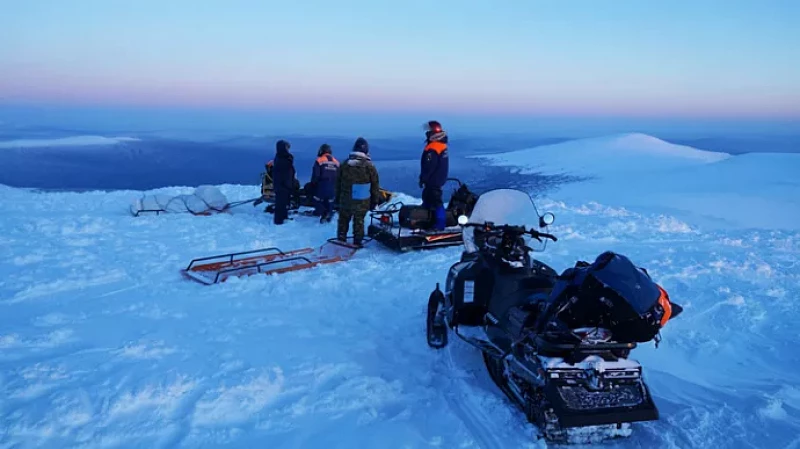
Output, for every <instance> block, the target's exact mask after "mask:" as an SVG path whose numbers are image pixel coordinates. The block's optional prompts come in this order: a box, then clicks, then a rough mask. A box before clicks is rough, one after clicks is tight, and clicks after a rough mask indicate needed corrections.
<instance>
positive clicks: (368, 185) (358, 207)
mask: <svg viewBox="0 0 800 449" xmlns="http://www.w3.org/2000/svg"><path fill="white" fill-rule="evenodd" d="M380 194H381V193H380V184H379V182H378V170H377V169H376V168H375V166H374V165H373V164H372V159H370V157H369V144H368V143H367V141H366V139H364V138H363V137H359V138H358V139H357V140H356V142H355V144H354V145H353V152H352V153H350V156H349V157H348V159H347V162H345V163H343V164H342V165H341V167H340V168H339V175H338V178H337V180H336V202H337V204H339V222H338V226H337V230H336V238H337V240H339V241H341V242H346V241H347V230H348V229H349V228H350V220H351V219H352V220H353V243H354V244H355V245H356V246H361V244H362V241H363V240H364V218H365V217H366V215H367V212H368V211H369V210H370V209H372V208H374V207H375V206H377V205H378V202H379V199H380Z"/></svg>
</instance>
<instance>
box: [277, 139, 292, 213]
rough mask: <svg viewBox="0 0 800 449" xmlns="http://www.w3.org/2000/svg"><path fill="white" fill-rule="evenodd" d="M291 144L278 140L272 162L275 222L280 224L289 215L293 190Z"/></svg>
mask: <svg viewBox="0 0 800 449" xmlns="http://www.w3.org/2000/svg"><path fill="white" fill-rule="evenodd" d="M289 148H291V144H290V143H289V142H287V141H285V140H279V141H278V143H277V144H275V159H274V162H273V164H272V183H273V186H274V189H275V224H277V225H280V224H283V222H284V221H285V220H286V219H287V218H288V217H289V203H290V202H291V198H292V194H293V193H294V190H295V179H296V177H297V172H296V171H295V169H294V156H293V155H292V154H291V153H289Z"/></svg>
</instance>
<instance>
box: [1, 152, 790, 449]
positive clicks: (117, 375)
mask: <svg viewBox="0 0 800 449" xmlns="http://www.w3.org/2000/svg"><path fill="white" fill-rule="evenodd" d="M612 140H613V139H612ZM537 151H538V150H537ZM598 151H600V152H603V153H604V154H606V156H607V157H608V158H613V157H615V156H614V152H613V151H612V150H611V149H610V148H609V147H606V148H605V149H603V148H600V149H598ZM723 156H724V155H723ZM617 157H618V156H617ZM715 157H717V156H715ZM738 157H740V156H736V157H718V158H719V160H716V161H715V160H713V159H709V158H700V159H701V160H700V161H697V160H696V158H695V159H694V162H692V163H689V164H685V165H682V166H681V167H672V168H671V169H670V173H671V174H670V175H669V177H673V176H683V178H682V179H690V178H692V176H690V175H681V173H688V172H690V171H691V170H700V169H701V168H711V167H716V168H715V169H714V170H719V173H718V178H717V179H716V180H713V179H709V180H703V181H702V182H701V181H697V182H699V183H705V185H708V186H712V187H713V186H717V187H718V190H719V191H718V192H714V193H715V194H717V195H723V194H724V193H725V192H726V191H728V189H729V188H730V189H731V190H730V192H731V193H729V194H728V195H729V198H732V200H729V202H728V203H727V204H720V205H719V206H720V208H721V206H727V207H737V204H738V203H737V201H736V200H737V199H738V198H739V196H740V195H741V194H742V192H743V190H737V189H735V188H734V187H736V186H735V184H736V183H735V182H733V181H729V180H728V179H727V178H726V176H728V174H729V173H730V172H729V171H727V169H725V168H724V167H726V165H722V164H728V165H727V166H728V167H738V168H737V170H740V172H741V175H743V176H744V175H748V173H749V171H748V170H747V165H746V164H744V165H741V164H740V165H737V164H731V162H732V161H734V160H736V158H738ZM518 164H519V165H523V164H522V163H520V162H518ZM676 164H677V163H676ZM773 165H775V166H774V167H773ZM787 165H788V162H786V161H784V162H782V163H780V162H779V163H775V162H774V159H772V158H770V157H769V156H767V157H766V158H765V160H764V161H762V162H761V165H760V166H759V167H761V168H762V169H763V168H765V167H766V168H770V170H773V171H771V172H770V173H771V175H770V177H771V178H772V179H773V180H774V181H775V182H774V184H770V185H761V184H758V183H756V184H752V185H750V186H748V189H747V193H748V195H749V196H748V198H750V200H751V201H752V202H753V204H757V200H758V199H759V198H760V199H764V200H765V201H766V200H769V201H775V202H776V203H775V204H782V205H783V207H784V211H785V213H786V214H796V213H797V210H796V208H797V206H796V203H793V202H792V200H793V198H798V197H800V192H799V191H798V189H797V185H796V184H793V182H794V181H793V179H794V178H793V177H792V176H789V175H790V174H791V173H792V172H791V168H788V167H787ZM661 167H662V168H663V166H661ZM640 168H641V169H642V170H644V169H646V168H648V167H647V166H644V165H642V166H640ZM651 168H652V167H651ZM731 170H733V169H731ZM781 170H783V172H784V174H786V176H785V177H784V178H783V179H779V176H778V175H776V174H775V173H779V172H781ZM704 173H706V174H707V173H711V172H704ZM794 173H797V172H794ZM653 176H655V175H653ZM659 176H663V177H667V175H665V174H662V175H659ZM753 176H756V175H753ZM758 176H766V175H758ZM795 177H796V175H795ZM601 179H606V181H605V185H606V186H608V185H611V184H613V182H611V181H608V179H609V178H603V177H602V176H599V177H597V178H596V179H595V180H593V181H591V182H588V183H584V184H575V185H573V186H567V187H565V188H564V189H563V190H561V191H559V192H557V193H555V194H553V195H552V196H551V197H550V198H546V199H541V200H539V202H538V205H539V208H540V210H543V211H550V212H553V213H555V215H556V224H555V226H553V228H552V232H554V233H555V234H556V235H558V236H559V237H560V240H559V241H558V242H556V243H549V244H548V247H547V250H546V252H544V253H542V254H540V256H541V258H542V260H544V261H545V262H547V263H549V264H551V265H552V266H553V267H555V268H556V269H557V270H563V269H565V268H567V267H569V266H571V265H572V264H574V262H575V261H576V260H579V259H582V260H592V259H593V258H594V257H595V256H596V255H597V254H598V253H600V252H602V251H604V250H607V249H611V250H615V251H618V252H621V253H624V254H626V255H628V256H630V257H631V258H632V259H633V260H634V261H635V262H637V263H639V264H640V265H642V266H645V267H647V268H648V269H649V271H650V272H651V274H652V275H653V276H654V277H655V278H656V279H657V280H658V281H659V282H660V283H661V284H662V285H663V286H664V287H665V288H666V289H667V290H668V291H669V292H670V294H671V297H672V299H673V300H674V301H676V302H678V303H680V304H682V305H683V306H685V308H686V309H685V312H684V314H683V315H681V316H680V317H679V318H678V319H676V320H674V321H672V322H671V323H670V324H669V325H668V327H667V328H666V329H665V330H664V332H663V337H664V341H663V342H662V344H661V345H660V347H659V348H658V349H656V348H654V347H653V345H652V344H650V345H643V346H641V347H640V349H638V350H637V351H636V352H635V353H634V355H635V358H637V359H639V360H640V361H641V362H642V364H643V365H644V367H645V375H646V378H647V381H648V383H649V385H650V386H651V389H652V391H653V393H654V395H655V399H656V402H657V404H658V406H659V407H660V410H661V413H662V419H661V420H660V421H658V422H655V423H647V424H639V425H635V426H634V432H633V434H632V435H631V436H630V437H628V438H627V439H624V440H620V441H616V442H610V443H606V444H605V446H604V447H621V448H634V447H636V448H638V447H673V448H687V447H717V448H738V447H753V448H779V447H781V448H784V447H785V448H798V447H800V437H798V435H800V373H799V372H798V370H797V368H798V367H800V351H797V348H796V344H797V337H796V335H797V332H796V329H797V320H798V318H800V313H799V312H800V306H798V300H799V299H800V263H798V258H799V257H800V232H798V229H797V227H796V226H795V227H794V228H791V227H788V226H769V222H768V221H764V223H763V225H762V226H757V227H753V226H750V225H751V224H752V223H750V222H748V223H745V224H746V225H747V226H745V225H742V224H741V223H739V222H735V221H726V226H708V221H707V220H695V218H697V217H698V216H699V215H698V214H697V211H696V210H694V209H691V208H689V207H688V206H686V207H684V208H683V209H675V208H667V207H664V208H662V207H661V206H660V205H659V204H657V203H652V204H650V207H649V208H645V207H640V206H641V205H640V204H634V205H633V206H631V207H625V206H624V205H618V204H616V203H619V202H622V203H624V201H625V199H626V198H628V197H630V198H635V197H636V195H635V192H634V193H630V194H629V195H628V197H619V198H616V197H613V196H603V195H605V194H604V193H603V192H604V190H603V189H600V186H601V184H602V181H601ZM626 179H634V178H626ZM670 179H671V178H670ZM631 182H632V181H631ZM581 186H583V195H579V194H578V193H579V191H580V189H581ZM665 186H666V187H665ZM628 187H629V188H630V184H628ZM661 187H662V189H661V192H662V194H663V195H666V194H667V193H668V192H669V190H670V189H669V188H671V187H674V188H676V189H682V188H686V189H688V187H684V185H683V184H681V183H677V184H676V183H668V182H664V183H662V184H661ZM606 188H608V189H609V190H610V187H606ZM221 189H222V191H223V192H224V193H225V194H226V195H227V196H228V198H229V199H230V200H231V201H235V200H240V199H247V198H252V197H253V196H255V195H257V192H258V187H257V186H230V185H226V186H222V187H221ZM792 189H794V190H792ZM192 190H193V189H191V188H185V189H178V188H174V189H161V190H159V191H158V193H167V194H178V193H191V192H192ZM619 190H620V191H622V190H626V189H624V188H620V189H619ZM676 191H677V192H678V193H677V194H676V195H678V194H682V192H684V191H683V190H676ZM776 191H777V192H778V193H781V194H783V196H780V195H777V194H776ZM792 191H793V192H794V193H795V195H796V196H794V197H791V196H786V194H788V193H791V192H792ZM151 193H152V192H151ZM596 193H597V195H595V194H596ZM140 195H141V193H140V192H113V193H100V192H97V193H80V194H79V193H34V192H30V191H25V190H20V189H12V188H7V187H2V186H0V204H2V210H3V212H2V214H0V247H2V248H3V249H4V251H3V256H4V257H3V259H2V260H0V447H2V448H16V447H48V448H49V447H53V448H63V447H147V448H151V447H269V448H289V447H291V448H296V447H303V448H306V447H311V448H316V447H324V448H330V447H341V448H354V447H376V448H378V447H379V448H426V447H444V448H451V447H452V448H479V447H481V448H483V447H487V448H500V447H503V448H512V447H531V448H532V447H545V446H546V445H545V443H543V442H540V441H536V440H535V438H534V435H535V429H534V428H533V427H532V426H531V425H529V424H527V423H526V422H525V421H524V419H523V418H522V416H521V414H520V413H519V412H518V411H517V410H516V409H514V408H512V407H510V406H509V404H508V402H507V401H506V400H505V399H504V397H503V395H502V394H501V393H500V392H499V391H498V390H497V389H496V388H495V387H494V386H493V384H492V383H491V381H490V380H489V379H488V376H487V375H486V374H485V373H484V368H483V364H482V361H481V358H480V356H479V354H477V353H476V352H475V351H473V350H471V349H469V348H466V347H464V346H463V345H459V344H457V343H456V344H455V345H454V346H453V348H452V350H451V351H441V352H437V351H433V350H431V349H429V348H428V347H427V345H426V344H425V339H424V308H425V304H426V301H427V297H428V294H429V293H430V291H431V290H432V289H433V287H434V285H435V283H436V282H442V281H443V280H444V277H445V274H446V270H447V268H448V267H449V266H450V265H451V264H452V263H453V262H454V261H456V260H457V259H458V256H459V253H460V249H459V248H457V247H456V248H447V249H440V250H436V251H430V252H424V253H405V254H396V253H393V252H390V251H388V250H386V249H383V248H381V247H379V246H376V244H375V243H373V244H371V245H370V246H369V247H368V248H366V249H365V250H363V251H360V252H358V253H357V254H356V256H355V257H354V258H353V259H352V260H350V261H348V262H346V263H340V264H333V265H328V266H323V267H318V268H315V269H311V270H308V271H300V272H294V273H287V274H282V275H278V276H271V277H270V276H253V277H250V278H246V279H232V280H229V281H228V282H226V283H224V284H219V285H214V286H203V285H200V284H197V283H194V282H190V281H187V280H186V279H184V278H182V277H181V276H180V274H179V270H180V269H181V268H184V267H185V265H186V264H188V262H189V260H191V259H192V258H194V257H201V256H207V255H214V254H218V253H224V252H229V251H239V250H247V249H255V248H260V247H267V246H279V247H281V248H300V247H306V246H317V245H320V244H322V243H324V242H325V240H326V239H327V238H329V237H332V236H333V235H334V233H335V225H336V224H335V222H334V223H331V224H325V225H320V224H319V223H317V222H316V221H315V220H314V219H312V218H305V217H298V218H296V219H295V220H294V221H292V222H289V223H288V224H287V225H284V226H281V227H276V226H274V225H273V224H272V222H271V215H267V214H264V213H263V212H261V208H253V207H251V206H249V205H245V206H242V207H239V208H236V209H234V210H233V213H231V214H222V215H217V216H211V217H194V216H191V215H184V214H174V215H161V216H143V217H132V216H131V215H130V213H129V212H128V206H129V204H130V203H131V201H132V200H134V199H135V198H138V197H139V196H140ZM795 201H796V200H795ZM745 209H746V208H745ZM765 209H766V212H765V213H769V214H770V215H773V216H775V215H780V211H775V210H773V209H772V208H765ZM741 213H742V214H747V213H748V211H747V210H743V211H741ZM788 222H789V220H787V223H788Z"/></svg>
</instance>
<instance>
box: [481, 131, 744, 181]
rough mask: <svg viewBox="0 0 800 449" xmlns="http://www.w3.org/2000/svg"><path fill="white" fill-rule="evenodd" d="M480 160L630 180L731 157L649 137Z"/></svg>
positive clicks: (633, 136)
mask: <svg viewBox="0 0 800 449" xmlns="http://www.w3.org/2000/svg"><path fill="white" fill-rule="evenodd" d="M479 157H480V158H482V159H486V160H488V161H490V162H491V163H492V164H493V165H498V166H507V167H516V168H519V170H520V171H521V172H522V173H526V172H527V173H540V172H544V173H564V174H569V175H574V176H580V177H611V176H629V175H631V174H635V173H637V172H639V171H641V170H643V169H645V170H648V171H652V170H658V171H668V170H672V169H676V168H685V167H691V166H694V165H701V164H708V163H712V162H717V161H721V160H724V159H727V158H729V157H730V155H729V154H725V153H717V152H712V151H704V150H698V149H696V148H692V147H687V146H683V145H675V144H671V143H668V142H665V141H663V140H661V139H658V138H656V137H652V136H648V135H646V134H622V135H614V136H608V137H595V138H587V139H577V140H570V141H567V142H563V143H556V144H553V145H544V146H539V147H535V148H530V149H525V150H518V151H511V152H507V153H500V154H493V155H487V156H479Z"/></svg>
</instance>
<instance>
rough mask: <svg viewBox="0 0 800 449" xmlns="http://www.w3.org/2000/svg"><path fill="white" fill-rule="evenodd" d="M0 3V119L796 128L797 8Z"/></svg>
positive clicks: (329, 0)
mask: <svg viewBox="0 0 800 449" xmlns="http://www.w3.org/2000/svg"><path fill="white" fill-rule="evenodd" d="M0 2H1V3H2V8H0V9H1V10H2V14H0V105H2V104H6V105H8V104H51V105H53V104H66V105H113V106H126V105H136V106H179V107H203V108H205V107H214V108H230V109H241V110H249V109H276V108H282V107H291V108H293V109H295V110H328V111H329V110H356V111H358V110H360V111H364V110H367V111H369V110H375V111H448V112H463V113H483V114H486V113H488V114H491V113H512V114H513V113H520V114H522V113H524V114H543V115H567V116H568V115H583V116H587V115H588V116H607V115H623V116H624V115H629V116H640V117H641V116H677V117H687V116H700V117H764V118H767V117H784V118H797V117H800V25H798V24H800V0H786V1H782V0H772V1H771V0H751V1H740V0H723V1H719V0H702V1H697V0H692V1H684V0H670V1H662V2H656V1H650V0H607V1H601V0H595V1H591V0H582V1H579V0H570V1H567V0H565V1H537V0H481V1H478V0H437V1H431V0H425V1H418V0H402V1H388V0H326V1H323V0H319V1H310V0H281V1H268V0H260V1H256V0H252V1H248V0H226V1H222V0H219V1H211V0H159V1H151V0H134V1H125V2H123V1H112V0H69V1H67V0H24V1H11V0H0Z"/></svg>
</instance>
